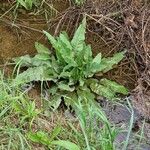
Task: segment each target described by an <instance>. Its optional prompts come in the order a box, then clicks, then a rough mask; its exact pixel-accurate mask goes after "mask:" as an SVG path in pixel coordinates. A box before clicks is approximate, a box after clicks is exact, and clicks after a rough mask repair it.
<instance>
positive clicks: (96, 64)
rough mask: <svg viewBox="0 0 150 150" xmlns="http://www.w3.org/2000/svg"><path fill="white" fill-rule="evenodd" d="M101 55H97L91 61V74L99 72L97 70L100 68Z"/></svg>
mask: <svg viewBox="0 0 150 150" xmlns="http://www.w3.org/2000/svg"><path fill="white" fill-rule="evenodd" d="M101 57H102V56H101V53H99V54H98V55H97V56H96V57H95V58H94V59H93V61H92V63H91V70H90V71H91V72H92V73H96V72H97V71H99V68H100V66H101Z"/></svg>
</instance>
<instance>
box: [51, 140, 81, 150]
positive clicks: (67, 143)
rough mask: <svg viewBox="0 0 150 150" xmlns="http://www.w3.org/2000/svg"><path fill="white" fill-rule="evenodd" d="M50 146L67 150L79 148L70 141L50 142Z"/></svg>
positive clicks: (78, 149)
mask: <svg viewBox="0 0 150 150" xmlns="http://www.w3.org/2000/svg"><path fill="white" fill-rule="evenodd" d="M51 144H53V145H58V146H61V147H63V148H65V149H67V150H80V148H79V146H77V145H76V144H75V143H72V142H70V141H64V140H58V141H52V143H51Z"/></svg>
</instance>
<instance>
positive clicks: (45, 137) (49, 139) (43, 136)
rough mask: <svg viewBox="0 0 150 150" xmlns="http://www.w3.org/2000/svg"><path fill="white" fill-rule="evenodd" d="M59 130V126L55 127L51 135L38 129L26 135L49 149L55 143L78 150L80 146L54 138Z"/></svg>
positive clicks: (69, 149)
mask: <svg viewBox="0 0 150 150" xmlns="http://www.w3.org/2000/svg"><path fill="white" fill-rule="evenodd" d="M60 131H61V128H60V127H55V128H54V130H53V131H52V133H51V135H49V134H48V133H46V132H43V131H38V132H36V133H33V132H29V133H28V134H27V137H28V138H29V139H30V140H31V141H33V142H36V143H40V144H43V145H45V146H47V147H48V148H49V149H52V148H53V147H54V146H56V145H57V146H60V147H63V148H65V149H68V150H80V148H79V147H78V146H77V145H76V144H74V143H72V142H70V141H65V140H55V139H56V138H57V136H58V134H59V133H60Z"/></svg>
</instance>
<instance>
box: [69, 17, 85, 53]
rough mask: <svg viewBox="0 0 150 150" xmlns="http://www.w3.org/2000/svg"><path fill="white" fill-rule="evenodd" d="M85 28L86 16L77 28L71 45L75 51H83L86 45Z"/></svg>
mask: <svg viewBox="0 0 150 150" xmlns="http://www.w3.org/2000/svg"><path fill="white" fill-rule="evenodd" d="M85 30H86V18H84V19H83V21H82V24H81V25H80V26H79V27H78V29H77V30H76V32H75V34H74V36H73V39H72V41H71V45H72V47H73V49H74V50H75V51H77V52H78V51H82V50H83V47H84V45H83V44H84V40H85Z"/></svg>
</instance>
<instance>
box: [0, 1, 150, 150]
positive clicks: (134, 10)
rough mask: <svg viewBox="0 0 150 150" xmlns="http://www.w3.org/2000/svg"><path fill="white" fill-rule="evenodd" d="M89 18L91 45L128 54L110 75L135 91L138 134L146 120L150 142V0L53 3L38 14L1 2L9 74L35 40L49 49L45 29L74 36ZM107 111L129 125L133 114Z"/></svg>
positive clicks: (1, 40)
mask: <svg viewBox="0 0 150 150" xmlns="http://www.w3.org/2000/svg"><path fill="white" fill-rule="evenodd" d="M83 15H86V16H87V39H86V40H87V42H88V43H90V44H91V46H92V49H93V52H94V54H96V53H98V52H101V53H102V54H103V55H104V56H111V55H112V54H114V53H115V52H119V51H121V50H124V49H126V50H127V53H126V58H125V59H124V60H123V61H122V62H121V63H120V64H119V65H118V66H116V67H115V69H113V70H112V71H110V72H108V73H107V74H106V76H107V77H108V78H109V79H112V80H115V81H117V82H119V83H121V84H122V85H124V86H126V87H127V88H128V89H130V91H131V92H130V95H129V97H128V98H129V99H130V101H131V103H132V104H133V107H134V110H135V112H136V115H135V122H134V126H133V131H134V133H137V132H138V131H139V130H140V128H141V126H142V122H143V121H144V120H145V122H146V123H145V128H144V129H145V131H146V132H145V136H146V138H147V139H150V123H149V122H150V117H149V116H150V1H149V0H129V1H123V0H116V1H113V0H105V1H103V0H101V1H100V0H93V1H91V0H87V2H86V3H85V4H84V5H83V6H81V7H78V6H76V7H75V6H74V4H73V3H71V1H67V0H61V1H60V0H56V1H55V2H54V1H50V0H47V1H46V2H45V3H44V4H43V5H42V6H41V7H40V6H38V7H37V8H36V7H35V8H33V10H32V11H26V10H24V9H23V8H18V9H16V10H15V3H14V2H13V1H2V0H1V2H0V65H1V67H3V68H5V71H6V74H9V73H10V72H11V71H10V70H11V69H8V67H6V65H5V64H8V62H9V61H10V60H11V58H13V57H17V56H22V55H25V54H30V55H34V54H35V53H36V51H35V48H34V42H35V41H40V42H41V43H44V44H45V45H47V46H49V45H48V43H47V40H46V38H45V37H44V36H43V33H42V30H46V31H49V32H50V33H51V34H54V35H57V34H59V32H60V31H62V30H66V31H67V32H68V33H69V35H70V36H72V34H73V31H74V30H75V29H76V27H77V26H78V24H79V23H80V21H81V19H82V16H83ZM97 76H99V75H97ZM35 93H36V92H35ZM32 95H34V94H32ZM34 96H35V97H36V94H35V95H34ZM123 101H124V102H122V103H126V100H125V99H123ZM103 107H104V110H106V112H107V114H108V116H109V118H110V120H111V121H112V122H114V123H115V124H126V125H125V126H127V125H128V123H129V121H130V117H131V113H129V112H128V111H127V110H125V109H124V108H122V106H118V105H117V106H115V107H114V105H112V104H111V105H110V104H107V107H106V105H104V106H103ZM106 108H107V109H106ZM112 112H113V113H112ZM146 141H147V142H150V141H148V140H146ZM144 146H145V145H144ZM146 146H147V144H146ZM131 147H132V145H131ZM131 149H134V148H131ZM145 149H146V148H145ZM147 149H150V147H149V148H147Z"/></svg>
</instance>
